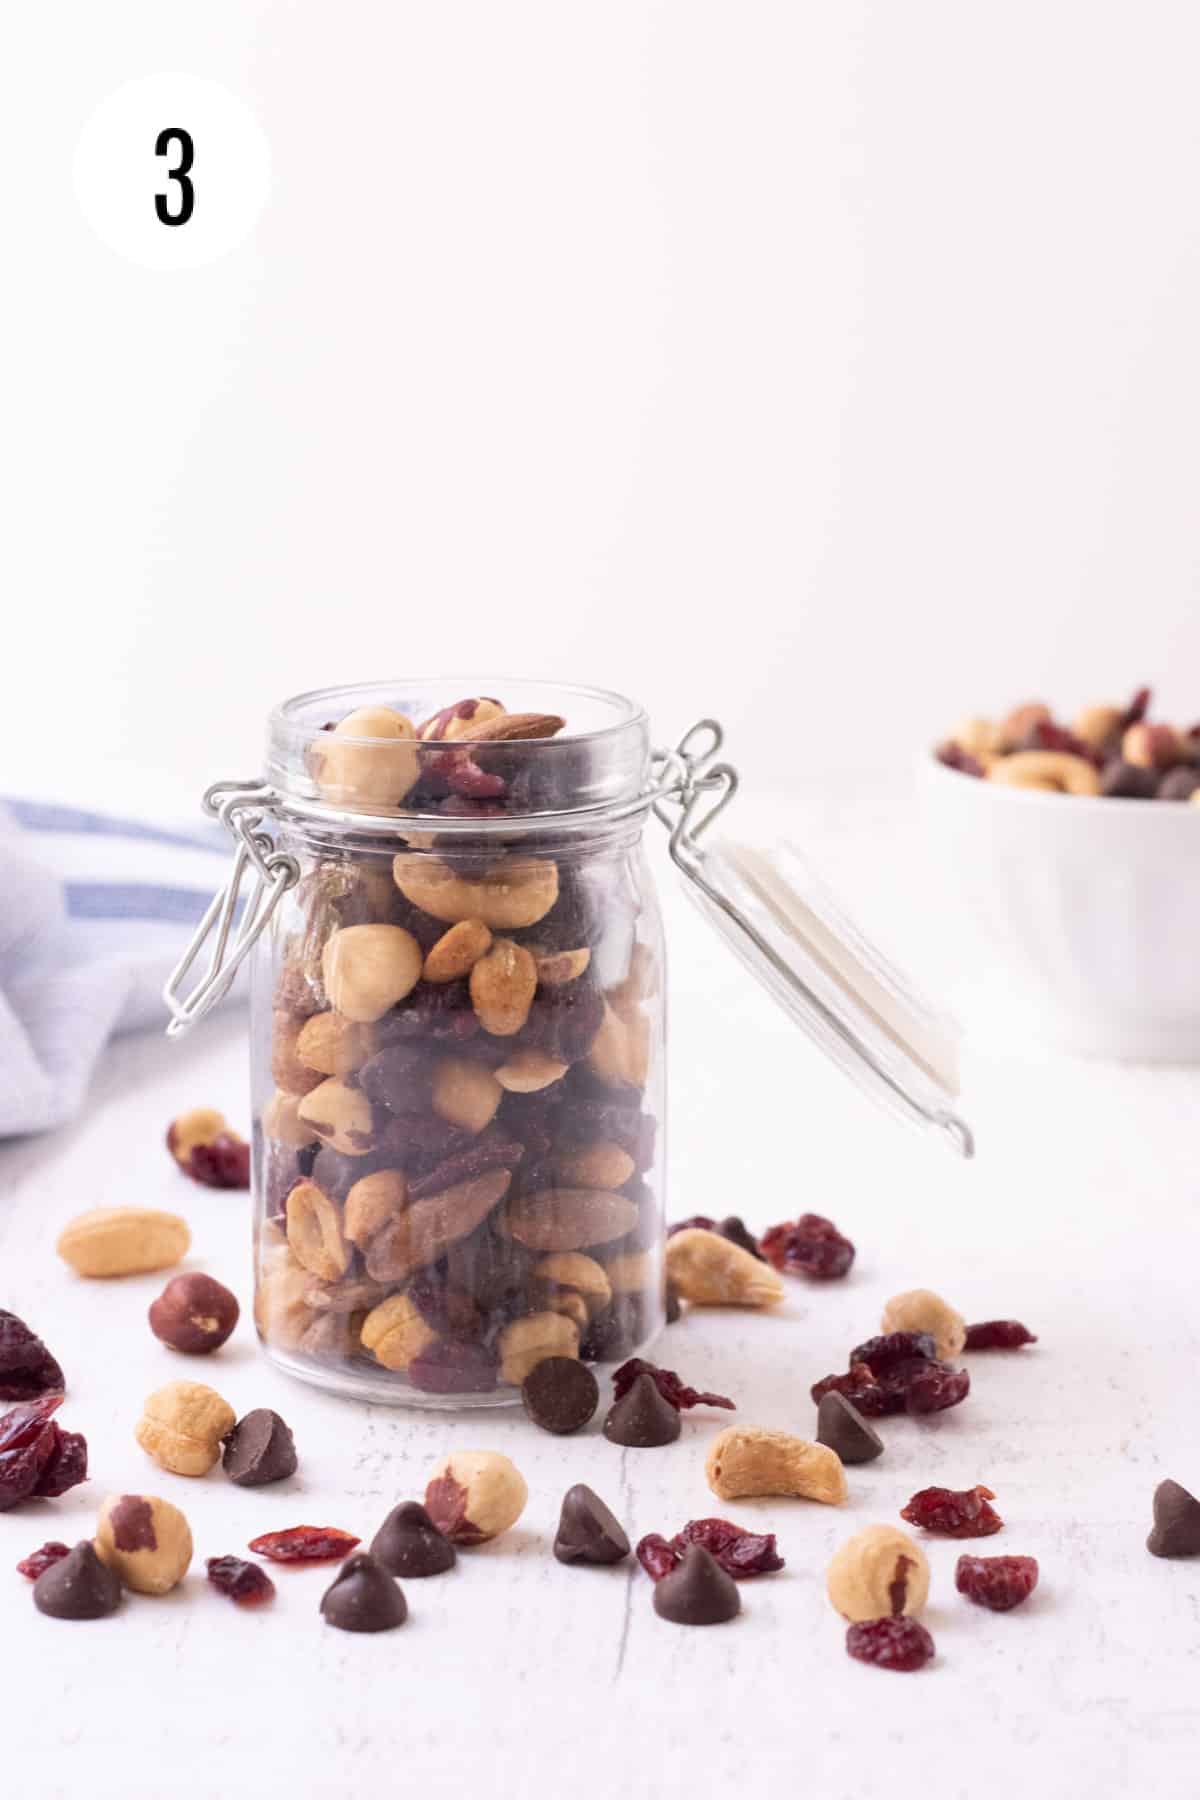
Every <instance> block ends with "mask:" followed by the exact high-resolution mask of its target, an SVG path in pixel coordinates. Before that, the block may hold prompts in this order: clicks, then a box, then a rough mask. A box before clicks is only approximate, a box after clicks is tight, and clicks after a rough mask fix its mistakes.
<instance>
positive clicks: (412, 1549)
mask: <svg viewBox="0 0 1200 1800" xmlns="http://www.w3.org/2000/svg"><path fill="white" fill-rule="evenodd" d="M371 1555H372V1556H373V1557H374V1558H375V1560H376V1562H381V1563H382V1564H383V1566H384V1568H385V1569H386V1570H387V1571H388V1572H389V1574H391V1575H404V1576H424V1575H443V1574H445V1572H446V1570H447V1569H452V1568H453V1567H454V1565H455V1563H456V1562H457V1560H458V1552H457V1550H456V1549H455V1548H454V1545H453V1544H452V1543H451V1542H450V1539H449V1538H447V1537H443V1536H442V1534H441V1532H440V1531H439V1530H438V1528H437V1526H436V1525H435V1524H434V1522H433V1520H432V1519H431V1518H430V1516H429V1514H428V1513H427V1512H426V1511H425V1508H424V1507H423V1506H421V1505H420V1504H419V1503H418V1502H417V1501H416V1500H405V1501H404V1502H403V1504H402V1505H400V1506H393V1508H392V1510H391V1512H390V1513H389V1514H388V1516H387V1518H386V1519H385V1520H384V1521H383V1524H382V1525H381V1526H380V1527H379V1530H378V1531H377V1532H376V1533H375V1537H374V1541H373V1542H372V1544H371Z"/></svg>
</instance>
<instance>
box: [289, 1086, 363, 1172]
mask: <svg viewBox="0 0 1200 1800" xmlns="http://www.w3.org/2000/svg"><path fill="white" fill-rule="evenodd" d="M296 1116H297V1118H299V1119H302V1120H303V1121H304V1123H305V1124H306V1125H308V1126H309V1127H310V1128H311V1130H312V1134H313V1136H314V1137H319V1138H320V1139H321V1140H322V1142H323V1143H326V1144H328V1145H329V1146H330V1147H331V1148H332V1149H334V1150H339V1151H340V1152H341V1153H342V1155H343V1156H365V1155H366V1154H367V1152H368V1151H369V1150H370V1148H371V1143H372V1138H371V1126H372V1117H371V1102H370V1101H369V1100H368V1099H367V1096H366V1095H365V1094H364V1093H363V1092H362V1089H361V1088H352V1087H347V1086H346V1084H345V1082H344V1081H339V1080H338V1079H337V1078H336V1076H331V1077H330V1079H329V1080H328V1081H323V1082H322V1083H321V1085H320V1087H315V1088H314V1089H313V1091H312V1093H311V1094H305V1096H304V1098H303V1100H301V1102H300V1104H299V1106H297V1108H296Z"/></svg>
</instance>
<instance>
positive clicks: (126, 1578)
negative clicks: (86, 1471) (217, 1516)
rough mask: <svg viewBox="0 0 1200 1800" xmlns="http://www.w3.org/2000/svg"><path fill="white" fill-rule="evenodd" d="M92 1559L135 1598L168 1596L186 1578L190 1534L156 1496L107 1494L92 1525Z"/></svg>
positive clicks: (178, 1515) (175, 1509)
mask: <svg viewBox="0 0 1200 1800" xmlns="http://www.w3.org/2000/svg"><path fill="white" fill-rule="evenodd" d="M96 1555H97V1556H98V1557H99V1558H100V1561H101V1562H102V1563H106V1564H107V1565H108V1567H109V1568H110V1569H112V1570H114V1571H115V1572H116V1574H118V1575H119V1576H120V1578H121V1580H122V1581H123V1582H124V1584H125V1586H126V1587H127V1588H132V1589H133V1591H134V1593H135V1594H169V1593H170V1591H171V1589H172V1588H173V1587H177V1586H178V1584H179V1583H180V1582H181V1581H182V1580H183V1578H184V1576H185V1575H186V1574H187V1572H188V1566H189V1564H190V1563H191V1560H192V1533H191V1528H190V1526H189V1525H188V1522H187V1520H186V1519H185V1518H184V1516H183V1514H182V1513H181V1512H180V1510H179V1508H178V1507H177V1506H172V1505H171V1502H170V1501H169V1500H160V1499H159V1498H158V1496H157V1495H156V1494H110V1495H109V1497H108V1499H107V1500H106V1501H105V1502H104V1504H103V1506H102V1507H101V1508H100V1516H99V1518H98V1519H97V1521H96Z"/></svg>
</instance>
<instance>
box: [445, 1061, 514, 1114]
mask: <svg viewBox="0 0 1200 1800" xmlns="http://www.w3.org/2000/svg"><path fill="white" fill-rule="evenodd" d="M503 1098H504V1089H503V1088H502V1087H501V1085H500V1083H499V1082H498V1081H497V1079H496V1077H495V1076H494V1075H493V1074H492V1071H491V1070H490V1069H488V1068H485V1067H484V1065H483V1064H482V1063H480V1062H472V1061H471V1060H470V1059H469V1058H467V1057H465V1056H447V1057H445V1058H443V1060H442V1061H441V1062H439V1063H438V1065H437V1067H436V1068H435V1069H434V1072H433V1110H434V1112H435V1113H436V1114H437V1115H438V1118H439V1119H445V1120H446V1122H447V1124H449V1125H457V1126H459V1127H460V1128H461V1129H462V1130H463V1131H482V1130H483V1128H484V1126H485V1125H490V1124H491V1122H492V1120H493V1119H494V1118H495V1116H496V1108H497V1107H498V1106H499V1104H500V1102H501V1100H502V1099H503Z"/></svg>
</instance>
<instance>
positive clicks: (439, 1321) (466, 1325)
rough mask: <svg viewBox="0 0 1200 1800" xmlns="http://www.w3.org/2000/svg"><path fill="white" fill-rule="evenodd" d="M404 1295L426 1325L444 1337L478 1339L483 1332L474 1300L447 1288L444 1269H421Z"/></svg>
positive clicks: (439, 1267)
mask: <svg viewBox="0 0 1200 1800" xmlns="http://www.w3.org/2000/svg"><path fill="white" fill-rule="evenodd" d="M405 1292H406V1294H407V1295H408V1297H409V1299H410V1300H411V1301H412V1303H413V1305H414V1306H415V1307H416V1309H417V1311H418V1312H419V1313H420V1315H421V1317H422V1318H423V1319H424V1321H425V1323H426V1324H427V1325H432V1326H433V1328H434V1330H435V1331H437V1332H440V1333H442V1334H443V1335H444V1336H446V1337H464V1338H470V1337H478V1336H479V1334H480V1332H481V1331H482V1330H483V1326H484V1319H483V1314H482V1313H481V1312H480V1310H479V1306H478V1304H477V1302H476V1300H475V1298H474V1296H473V1295H472V1294H469V1293H467V1292H466V1291H465V1290H464V1289H462V1288H458V1287H452V1286H451V1285H450V1283H449V1282H448V1281H447V1278H446V1270H445V1267H444V1265H440V1264H439V1265H437V1266H436V1267H435V1268H433V1269H422V1270H421V1272H420V1274H419V1275H415V1276H414V1277H413V1279H412V1280H411V1281H410V1282H409V1284H408V1287H407V1288H406V1289H405Z"/></svg>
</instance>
